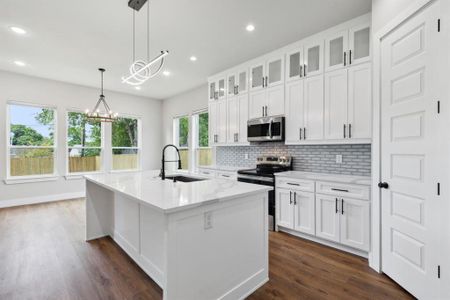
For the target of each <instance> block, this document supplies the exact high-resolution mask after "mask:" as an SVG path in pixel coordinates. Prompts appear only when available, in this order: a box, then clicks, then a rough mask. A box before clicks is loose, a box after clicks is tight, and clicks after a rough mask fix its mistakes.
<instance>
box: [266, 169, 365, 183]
mask: <svg viewBox="0 0 450 300" xmlns="http://www.w3.org/2000/svg"><path fill="white" fill-rule="evenodd" d="M275 176H277V177H287V178H296V179H304V180H314V181H328V182H337V183H348V184H359V185H367V186H370V185H371V177H369V176H352V175H340V174H326V173H313V172H300V171H287V172H280V173H276V174H275Z"/></svg>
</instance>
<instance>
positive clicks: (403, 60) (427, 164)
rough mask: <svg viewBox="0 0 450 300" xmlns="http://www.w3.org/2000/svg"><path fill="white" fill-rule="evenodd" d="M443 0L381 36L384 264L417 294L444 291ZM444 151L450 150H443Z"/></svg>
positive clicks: (432, 295) (428, 296)
mask: <svg viewBox="0 0 450 300" xmlns="http://www.w3.org/2000/svg"><path fill="white" fill-rule="evenodd" d="M439 3H440V2H438V1H434V2H433V3H432V4H430V5H428V6H426V7H425V8H423V9H422V10H421V11H420V12H418V13H417V14H415V15H414V16H412V17H411V18H409V19H408V20H407V21H405V22H404V23H402V24H401V25H399V27H397V28H395V29H394V30H393V31H392V32H391V33H390V34H389V35H387V36H386V38H384V39H383V40H382V41H381V116H382V119H381V138H382V139H381V159H382V161H381V166H382V168H381V176H382V181H385V182H387V183H388V184H389V186H388V188H387V189H382V269H383V272H385V273H386V274H387V275H389V276H390V277H391V278H393V279H394V280H395V281H397V282H398V283H399V284H400V285H401V286H403V287H404V288H405V289H406V290H408V291H409V292H410V293H411V294H413V295H414V296H415V297H417V298H419V299H438V298H439V294H438V292H439V283H438V282H439V279H438V278H437V268H438V265H439V261H440V260H442V259H448V257H440V256H439V251H438V248H439V237H440V229H441V228H440V226H439V215H440V208H439V201H440V199H439V196H437V183H438V182H439V180H440V179H439V178H438V172H437V171H438V170H439V168H440V167H441V166H440V161H439V156H442V155H444V154H442V153H440V152H439V151H441V150H439V149H438V147H436V145H437V144H438V141H439V138H443V137H439V136H438V135H437V134H436V131H437V130H438V124H437V120H438V116H437V114H436V107H437V104H436V95H437V93H439V91H437V89H436V85H437V78H436V77H435V76H436V74H437V73H438V72H437V70H438V68H439V64H440V63H441V62H439V61H437V58H438V53H439V52H438V48H439V47H440V46H441V45H440V42H439V39H440V38H442V37H440V36H439V34H440V33H438V32H437V30H436V25H437V19H438V15H440V12H439ZM445 155H448V153H446V154H445Z"/></svg>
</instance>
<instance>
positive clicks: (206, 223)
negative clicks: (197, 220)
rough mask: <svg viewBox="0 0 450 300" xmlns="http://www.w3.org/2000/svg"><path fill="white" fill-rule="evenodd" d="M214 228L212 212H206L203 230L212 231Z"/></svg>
mask: <svg viewBox="0 0 450 300" xmlns="http://www.w3.org/2000/svg"><path fill="white" fill-rule="evenodd" d="M212 227H213V224H212V211H207V212H205V216H204V220H203V228H204V229H205V230H208V229H211V228H212Z"/></svg>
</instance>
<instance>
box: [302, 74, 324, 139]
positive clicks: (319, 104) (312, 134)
mask: <svg viewBox="0 0 450 300" xmlns="http://www.w3.org/2000/svg"><path fill="white" fill-rule="evenodd" d="M304 89H305V90H304V101H305V106H304V121H305V125H304V129H303V139H304V140H306V141H309V140H322V139H323V76H320V75H319V76H314V77H309V78H306V79H304Z"/></svg>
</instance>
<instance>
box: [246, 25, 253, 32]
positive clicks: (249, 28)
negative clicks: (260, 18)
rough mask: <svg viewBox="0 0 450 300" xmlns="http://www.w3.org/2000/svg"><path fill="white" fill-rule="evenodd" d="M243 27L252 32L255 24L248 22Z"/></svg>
mask: <svg viewBox="0 0 450 300" xmlns="http://www.w3.org/2000/svg"><path fill="white" fill-rule="evenodd" d="M245 29H246V30H247V31H250V32H252V31H253V30H255V25H253V24H248V25H247V27H245Z"/></svg>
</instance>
